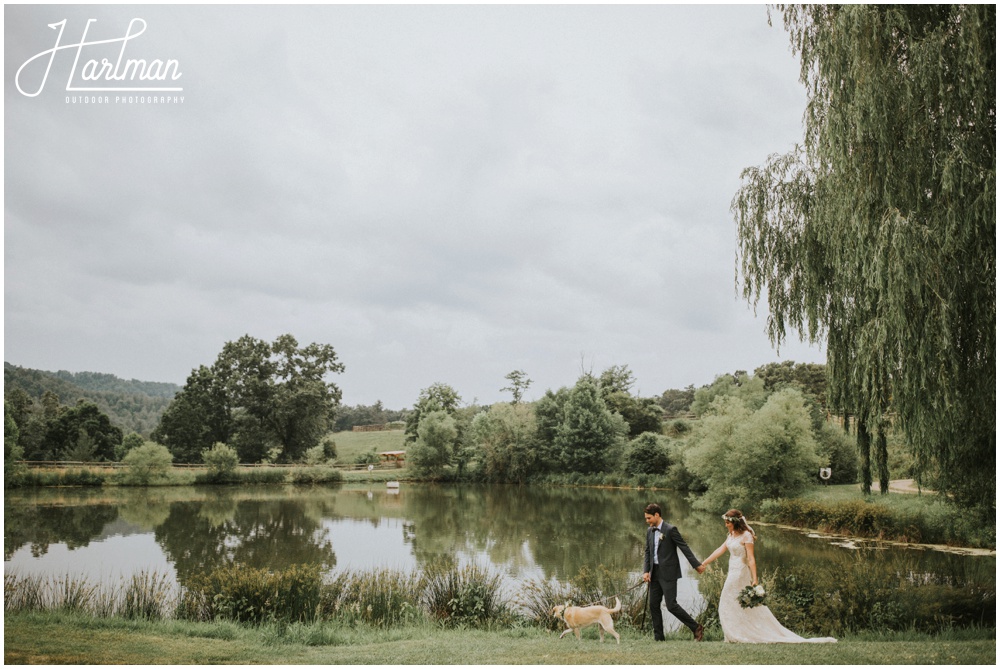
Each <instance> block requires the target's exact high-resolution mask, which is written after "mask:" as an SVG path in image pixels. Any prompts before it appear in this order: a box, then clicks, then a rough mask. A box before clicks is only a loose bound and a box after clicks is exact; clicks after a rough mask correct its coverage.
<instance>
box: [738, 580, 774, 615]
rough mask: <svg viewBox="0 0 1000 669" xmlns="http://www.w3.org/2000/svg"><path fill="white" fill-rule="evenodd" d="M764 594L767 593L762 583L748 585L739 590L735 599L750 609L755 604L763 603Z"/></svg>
mask: <svg viewBox="0 0 1000 669" xmlns="http://www.w3.org/2000/svg"><path fill="white" fill-rule="evenodd" d="M766 595H767V593H766V592H764V586H763V585H748V586H747V587H745V588H743V589H742V590H740V594H739V595H737V596H736V599H737V601H739V603H740V606H742V607H743V608H745V609H752V608H753V607H755V606H760V605H761V604H763V603H764V597H765V596H766Z"/></svg>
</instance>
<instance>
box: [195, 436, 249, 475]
mask: <svg viewBox="0 0 1000 669" xmlns="http://www.w3.org/2000/svg"><path fill="white" fill-rule="evenodd" d="M201 459H202V461H203V462H204V463H205V464H206V465H208V477H209V479H210V480H217V481H223V480H228V479H229V478H230V477H232V474H233V472H234V471H236V467H237V466H238V465H239V464H240V456H239V455H238V454H237V453H236V449H235V448H232V447H230V446H227V445H226V444H223V443H222V442H218V441H217V442H215V444H213V445H212V448H209V449H205V450H204V451H202V453H201Z"/></svg>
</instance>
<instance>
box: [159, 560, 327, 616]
mask: <svg viewBox="0 0 1000 669" xmlns="http://www.w3.org/2000/svg"><path fill="white" fill-rule="evenodd" d="M321 584H322V579H321V577H320V570H319V567H318V566H317V565H292V566H291V567H288V568H287V569H284V570H282V571H279V572H272V571H268V570H266V569H257V568H253V567H247V566H245V565H240V564H233V565H229V566H227V567H223V568H221V569H216V570H214V571H212V572H210V573H208V574H201V575H199V576H196V577H194V578H193V579H191V582H190V583H189V585H188V587H187V588H185V590H184V592H183V593H182V595H181V598H180V602H179V605H178V607H177V615H178V616H179V617H182V618H186V619H190V620H202V621H204V620H214V619H217V618H219V619H223V620H233V621H235V622H240V623H250V624H254V625H259V624H261V623H263V622H266V621H275V620H281V621H308V620H313V619H314V618H315V617H316V612H317V611H318V610H319V607H320V591H321Z"/></svg>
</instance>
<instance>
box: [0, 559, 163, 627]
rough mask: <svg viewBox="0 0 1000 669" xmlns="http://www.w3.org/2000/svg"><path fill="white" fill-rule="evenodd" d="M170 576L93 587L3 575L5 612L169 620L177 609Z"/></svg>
mask: <svg viewBox="0 0 1000 669" xmlns="http://www.w3.org/2000/svg"><path fill="white" fill-rule="evenodd" d="M176 598H177V594H176V588H175V587H174V585H173V583H172V580H171V577H170V576H169V575H167V574H161V573H158V572H147V571H142V572H138V573H136V574H133V575H132V576H131V577H130V578H129V580H128V581H127V582H126V583H125V586H124V587H122V586H121V585H120V584H101V585H94V584H91V583H90V581H89V580H88V579H87V578H86V577H85V576H84V577H75V576H71V575H68V574H67V575H65V576H59V577H47V576H39V575H28V576H18V575H12V574H4V611H6V612H10V613H19V612H26V611H59V610H61V611H68V612H79V613H86V614H89V615H92V616H94V617H98V618H110V617H113V616H121V617H123V618H131V619H142V620H163V619H166V618H169V617H170V615H171V613H172V611H173V610H174V608H175V606H176Z"/></svg>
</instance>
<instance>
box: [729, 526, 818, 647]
mask: <svg viewBox="0 0 1000 669" xmlns="http://www.w3.org/2000/svg"><path fill="white" fill-rule="evenodd" d="M752 543H753V535H752V534H750V533H749V532H743V533H742V534H738V535H736V536H732V535H731V536H729V537H728V538H727V539H726V548H728V549H729V575H728V576H726V584H725V585H724V586H723V587H722V597H720V598H719V623H721V624H722V633H723V634H725V636H726V641H729V642H732V643H834V642H836V641H837V640H836V639H834V638H832V637H823V638H818V639H803V638H802V637H800V636H799V635H798V634H795V633H794V632H791V631H789V630H787V629H785V628H784V627H782V626H781V623H779V622H778V619H777V618H775V617H774V614H773V613H771V610H770V609H769V608H767V607H766V606H764V605H763V604H761V605H759V606H755V607H753V608H752V609H744V608H743V607H742V606H740V603H739V601H738V600H737V596H738V595H739V594H740V590H742V589H743V588H745V587H746V586H748V585H750V580H751V578H750V567H749V566H748V565H747V548H746V545H747V544H752Z"/></svg>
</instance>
